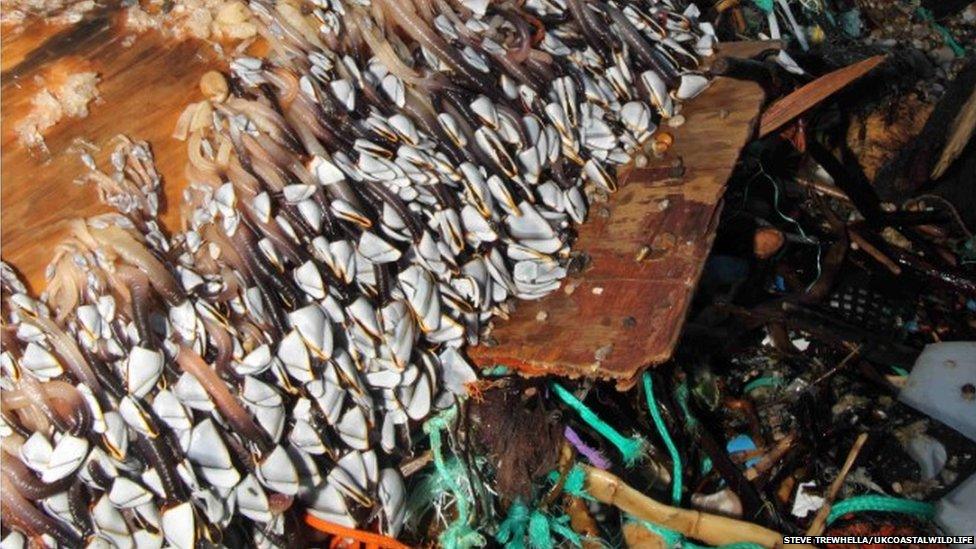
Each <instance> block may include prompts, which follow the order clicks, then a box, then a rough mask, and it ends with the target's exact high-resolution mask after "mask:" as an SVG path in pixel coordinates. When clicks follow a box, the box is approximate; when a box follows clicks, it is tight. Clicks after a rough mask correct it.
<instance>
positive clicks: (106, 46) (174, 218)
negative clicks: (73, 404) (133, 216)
mask: <svg viewBox="0 0 976 549" xmlns="http://www.w3.org/2000/svg"><path fill="white" fill-rule="evenodd" d="M117 19H118V14H115V15H109V14H98V13H96V14H93V15H92V16H91V17H89V18H87V19H86V20H85V21H84V22H82V23H79V24H77V25H75V26H73V27H67V28H44V27H43V26H41V28H38V29H33V30H32V28H29V29H27V30H25V31H24V32H22V33H20V34H18V35H16V36H11V35H10V34H9V33H6V34H5V36H4V40H3V58H4V65H3V74H2V92H3V101H2V105H0V114H2V116H0V118H2V120H0V133H2V141H0V143H2V169H0V172H2V174H0V175H2V178H3V185H2V189H0V191H2V192H0V201H2V204H3V215H2V217H0V239H2V242H3V258H4V260H6V261H9V262H11V263H13V264H14V265H15V266H16V267H17V268H18V269H20V271H21V272H22V273H23V274H24V276H25V277H26V279H27V280H28V282H29V283H30V285H31V286H32V287H33V289H34V290H40V289H42V288H43V287H44V283H43V281H44V276H43V273H44V268H45V267H46V266H47V263H48V261H50V259H51V256H52V248H53V247H54V245H56V244H57V243H58V242H59V241H60V240H61V239H62V238H63V237H64V236H65V222H66V221H68V220H71V219H75V218H78V217H83V216H90V215H95V214H98V213H103V212H106V211H108V208H106V207H104V206H101V205H100V204H98V198H97V195H96V191H95V189H94V187H92V186H82V185H77V184H75V183H74V181H75V179H76V178H77V177H78V176H79V175H80V174H82V173H83V172H84V165H83V164H82V163H81V161H80V159H79V157H78V154H76V153H73V152H69V148H70V147H71V144H72V142H73V141H74V140H75V139H77V138H83V139H85V140H88V141H90V142H91V143H93V144H95V145H98V146H101V147H102V149H101V151H100V152H99V154H96V155H95V156H96V159H98V160H99V162H104V161H105V159H106V158H107V155H108V154H109V153H111V149H112V144H111V140H112V139H113V138H114V137H115V136H116V135H119V134H126V135H129V136H131V137H132V138H133V139H142V140H145V141H148V142H149V143H150V144H151V145H152V147H153V152H154V153H155V155H156V162H157V165H158V167H159V171H160V173H162V175H163V178H164V181H165V185H164V192H165V195H166V204H168V206H165V205H164V210H163V221H164V224H165V225H167V226H168V227H170V228H174V227H176V226H177V224H178V219H179V203H180V195H181V193H182V190H183V188H184V186H185V179H184V176H183V167H184V164H185V161H186V152H185V144H184V143H182V142H180V141H177V140H175V139H172V138H171V137H170V135H171V134H172V132H173V128H174V126H175V124H176V119H177V118H178V117H179V114H180V112H181V111H182V109H183V108H184V107H185V106H186V105H187V104H188V103H190V102H193V101H199V100H200V99H201V98H202V95H201V94H200V92H199V90H198V86H197V83H198V81H199V78H200V76H202V75H203V73H205V72H206V71H207V70H210V69H211V68H216V67H219V66H220V64H221V63H220V62H219V61H218V59H217V56H216V55H215V54H214V53H213V49H212V48H211V47H210V46H208V45H205V44H202V43H200V42H196V41H185V42H179V43H178V42H173V41H171V40H166V39H163V38H162V37H161V36H159V35H158V34H157V33H155V32H148V33H145V34H142V35H139V36H138V37H137V39H136V40H135V42H134V43H133V44H132V45H131V46H129V47H125V46H123V45H122V42H123V39H124V38H125V36H126V33H125V32H123V31H122V30H121V29H120V26H119V21H118V20H117ZM34 31H37V32H34ZM8 52H10V55H11V57H13V60H11V59H10V58H8ZM85 70H91V71H95V72H97V73H98V75H99V77H100V78H101V83H100V84H99V86H98V88H99V91H100V93H101V99H100V100H99V101H97V102H94V103H92V104H91V105H90V114H89V116H88V117H87V118H84V119H70V118H64V119H62V120H61V121H60V122H59V123H58V124H57V125H56V126H54V127H53V128H51V130H50V133H48V134H47V135H46V136H45V139H46V142H47V146H48V149H49V150H50V154H49V155H39V154H37V153H36V152H35V153H32V152H31V151H28V150H27V149H26V148H25V147H24V146H23V145H21V144H20V142H18V141H17V136H16V135H15V133H14V127H15V126H16V124H17V122H18V121H20V119H21V118H22V117H23V116H24V115H25V114H26V113H27V112H29V110H30V101H31V98H32V97H33V96H34V94H35V93H37V91H38V90H39V86H38V84H37V82H36V81H35V78H36V77H38V76H41V77H45V78H47V79H49V80H51V79H57V78H58V77H59V76H63V75H65V74H69V73H73V72H79V71H85Z"/></svg>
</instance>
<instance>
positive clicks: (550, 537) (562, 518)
mask: <svg viewBox="0 0 976 549" xmlns="http://www.w3.org/2000/svg"><path fill="white" fill-rule="evenodd" d="M556 536H558V537H560V538H562V539H563V540H564V541H565V542H566V543H568V544H569V545H570V546H572V547H581V546H582V541H583V538H582V537H581V536H580V535H579V534H577V533H576V532H575V531H573V529H572V528H570V527H569V517H568V516H567V515H559V516H553V515H549V514H548V513H546V512H545V511H542V510H540V509H535V510H533V511H531V512H530V511H529V508H528V507H527V506H526V505H525V504H524V503H523V502H522V500H521V499H517V500H515V502H513V503H512V505H511V506H510V507H509V508H508V516H507V517H506V518H505V520H504V521H502V523H501V524H500V525H499V526H498V533H496V534H495V541H497V542H498V543H501V544H503V545H504V546H505V547H507V548H509V549H526V539H528V547H529V548H531V549H553V548H554V547H556V539H555V538H556Z"/></svg>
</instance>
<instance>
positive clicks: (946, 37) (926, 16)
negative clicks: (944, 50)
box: [916, 7, 966, 57]
mask: <svg viewBox="0 0 976 549" xmlns="http://www.w3.org/2000/svg"><path fill="white" fill-rule="evenodd" d="M916 13H918V14H919V15H920V16H921V17H922V20H923V21H926V22H928V24H929V25H932V28H933V29H935V30H936V32H938V33H939V34H941V35H942V41H943V42H944V43H945V45H946V46H949V49H951V50H952V53H954V54H955V55H956V57H965V55H966V50H965V49H964V48H963V47H962V46H960V45H959V42H956V38H955V37H954V36H952V33H951V32H949V29H947V28H945V27H943V26H942V25H940V24H938V23H936V22H935V17H933V16H932V12H930V11H929V10H927V9H925V8H923V7H918V8H917V9H916Z"/></svg>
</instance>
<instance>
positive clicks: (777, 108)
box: [759, 55, 885, 137]
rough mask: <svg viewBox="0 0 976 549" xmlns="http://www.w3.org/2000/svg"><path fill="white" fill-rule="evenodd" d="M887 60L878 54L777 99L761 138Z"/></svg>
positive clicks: (761, 126)
mask: <svg viewBox="0 0 976 549" xmlns="http://www.w3.org/2000/svg"><path fill="white" fill-rule="evenodd" d="M884 60H885V56H884V55H875V56H874V57H869V58H867V59H865V60H864V61H860V62H858V63H854V64H853V65H849V66H847V67H844V68H842V69H837V70H835V71H833V72H829V73H827V74H825V75H823V76H821V77H820V78H817V79H816V80H814V81H813V82H810V83H809V84H806V85H805V86H803V87H802V88H800V89H798V90H796V91H794V92H793V93H791V94H789V95H787V96H786V97H783V98H782V99H779V100H777V101H776V102H775V103H773V104H772V105H770V106H769V108H768V109H766V111H765V112H764V113H763V115H762V120H761V121H760V122H759V137H765V136H767V135H769V134H770V133H772V132H774V131H776V130H777V129H779V128H781V127H783V126H784V125H785V124H786V123H787V122H789V121H790V120H793V119H794V118H796V117H797V116H800V115H801V114H803V113H805V112H806V111H808V110H810V109H811V108H812V107H814V106H815V105H817V103H820V102H821V101H823V100H824V99H826V98H828V97H830V96H831V95H833V94H834V93H836V92H838V91H840V90H842V89H844V88H845V87H847V85H848V84H850V83H851V82H853V81H855V80H857V79H858V78H860V77H862V76H864V75H865V74H867V73H869V72H870V71H871V69H873V68H875V67H877V66H878V65H880V64H881V63H882V62H883V61H884Z"/></svg>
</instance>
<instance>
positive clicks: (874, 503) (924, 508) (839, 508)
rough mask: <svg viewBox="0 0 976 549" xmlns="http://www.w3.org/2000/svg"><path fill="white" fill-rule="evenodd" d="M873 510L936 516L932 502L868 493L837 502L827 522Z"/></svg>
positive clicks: (927, 517)
mask: <svg viewBox="0 0 976 549" xmlns="http://www.w3.org/2000/svg"><path fill="white" fill-rule="evenodd" d="M872 511H874V512H883V513H901V514H904V515H915V516H917V517H920V518H924V519H929V520H930V519H932V517H934V516H935V506H934V505H932V504H931V503H927V502H924V501H915V500H912V499H903V498H893V497H891V496H882V495H867V496H856V497H853V498H848V499H845V500H843V501H839V502H837V503H835V504H834V505H833V506H832V507H831V509H830V514H829V515H827V524H831V523H832V522H834V521H835V520H837V519H839V518H840V517H842V516H844V515H846V514H848V513H864V512H872Z"/></svg>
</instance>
